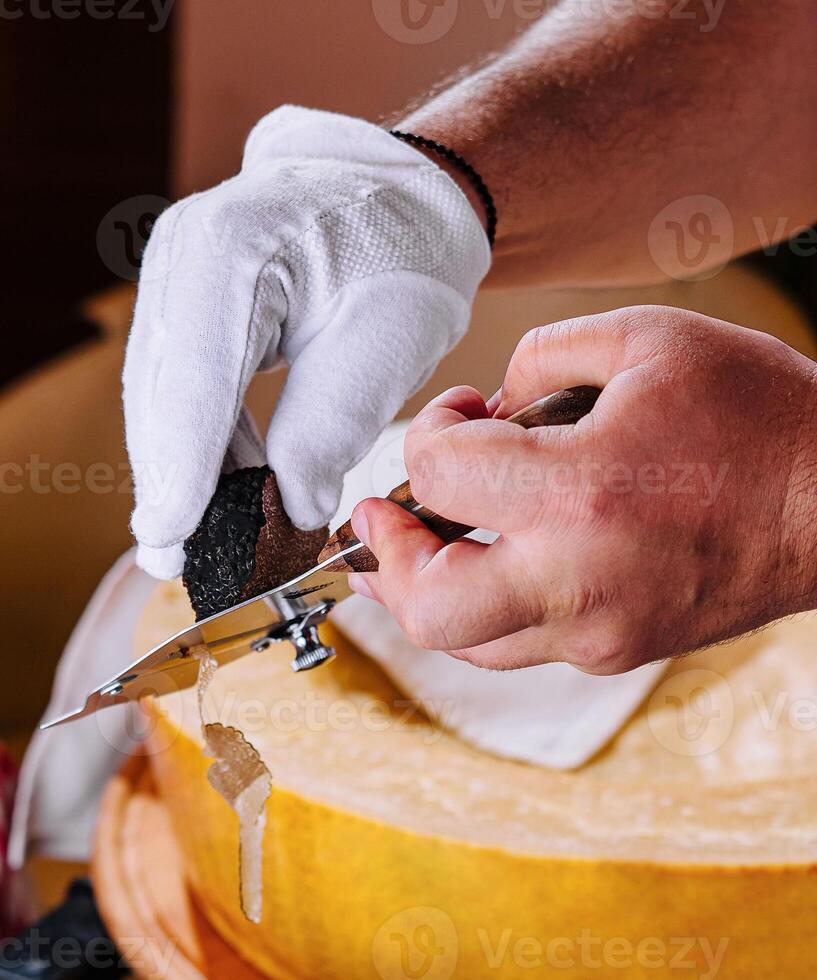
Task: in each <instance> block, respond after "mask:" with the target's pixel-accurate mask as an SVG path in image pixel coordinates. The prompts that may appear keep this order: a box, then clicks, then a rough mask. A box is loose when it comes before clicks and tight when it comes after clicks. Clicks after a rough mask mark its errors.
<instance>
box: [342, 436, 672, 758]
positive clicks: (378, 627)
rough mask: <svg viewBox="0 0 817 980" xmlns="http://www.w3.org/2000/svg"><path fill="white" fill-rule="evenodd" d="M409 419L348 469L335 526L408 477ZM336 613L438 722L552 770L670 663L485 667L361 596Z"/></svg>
mask: <svg viewBox="0 0 817 980" xmlns="http://www.w3.org/2000/svg"><path fill="white" fill-rule="evenodd" d="M408 426H409V423H408V422H396V423H394V424H393V425H391V426H389V427H388V428H387V429H386V431H385V432H384V433H383V435H382V436H381V437H380V438H379V439H378V440H377V442H376V443H375V445H374V447H373V448H372V450H371V452H370V453H369V454H368V456H366V458H365V459H364V460H363V461H362V462H361V463H359V464H358V465H357V466H356V467H355V468H354V469H353V470H352V471H351V472H350V473H349V474H348V475H347V477H346V482H345V484H344V488H343V495H342V497H341V502H340V508H339V510H338V515H337V517H336V518H335V520H334V521H333V526H337V525H339V524H341V523H343V521H345V520H346V519H347V518H348V517H349V515H350V514H351V512H352V510H353V508H354V506H355V504H356V503H357V502H358V501H359V500H363V499H364V498H365V497H373V496H377V497H384V496H386V494H388V492H389V491H390V490H391V489H392V488H393V487H395V486H397V485H398V484H399V483H402V482H403V481H404V480H405V479H406V478H407V473H406V468H405V463H404V462H403V440H404V438H405V434H406V431H407V429H408ZM474 537H477V538H478V539H479V540H481V541H485V542H490V541H492V540H493V539H494V538H495V535H493V534H490V533H489V532H486V531H477V532H475V534H474ZM332 620H333V621H334V623H335V624H336V625H337V626H338V627H339V628H340V629H341V631H342V632H343V633H345V634H346V636H348V637H349V639H350V640H352V641H353V642H354V643H355V644H356V645H357V646H358V647H360V649H361V650H364V651H365V652H366V653H367V654H368V655H369V656H370V657H371V658H372V659H373V660H376V661H377V662H378V663H379V664H380V666H381V667H382V668H383V670H384V671H385V672H386V673H387V674H388V675H389V677H390V678H391V679H392V680H393V681H394V683H395V684H397V686H398V687H399V688H400V689H401V690H402V691H403V692H404V693H405V694H406V695H407V697H409V698H411V699H413V700H414V701H416V702H417V703H418V704H419V705H420V706H421V707H422V708H423V710H424V711H425V713H426V714H427V715H428V716H429V717H430V718H431V719H432V720H433V721H435V722H438V723H439V724H440V725H442V726H443V727H445V728H447V729H448V730H449V731H452V732H455V733H456V734H457V735H459V736H460V737H461V738H463V739H465V740H466V741H467V742H470V743H471V744H472V745H475V746H477V747H478V748H480V749H484V750H485V751H488V752H493V753H494V754H495V755H500V756H505V757H506V758H509V759H516V760H518V761H520V762H532V763H535V764H537V765H541V766H547V767H549V768H552V769H575V768H577V767H578V766H581V765H583V764H584V763H585V762H587V761H588V759H590V758H591V757H592V756H593V755H595V753H596V752H598V751H599V749H601V748H602V747H603V746H604V745H605V744H606V743H607V742H608V741H609V740H610V739H611V738H612V737H613V736H614V735H615V734H616V733H617V732H618V731H619V729H620V728H621V727H622V725H624V723H625V722H626V721H627V719H628V718H629V717H630V715H631V714H632V713H633V712H634V711H635V709H636V708H637V707H638V706H639V705H640V704H641V702H642V701H643V700H644V698H645V697H646V695H647V694H649V693H650V691H651V690H652V689H653V688H654V687H655V685H656V683H657V682H658V680H659V679H660V677H661V675H662V674H663V672H664V669H665V666H664V664H646V665H645V666H644V667H639V668H638V669H637V670H633V671H631V672H630V673H628V674H619V675H617V676H611V677H597V676H593V675H591V674H584V673H582V672H581V671H580V670H576V668H574V667H571V666H570V665H569V664H558V663H557V664H543V665H542V666H539V667H528V668H526V669H525V670H517V671H507V672H500V671H489V670H482V669H480V668H479V667H474V666H473V665H471V664H469V663H465V662H464V661H461V660H454V659H453V658H451V657H449V656H447V655H446V654H444V653H441V652H440V651H437V650H423V649H421V648H420V647H416V646H414V644H413V643H410V642H409V640H407V639H406V637H405V634H404V633H403V632H402V630H401V629H400V628H399V626H398V625H397V623H396V622H395V621H394V619H393V618H392V616H391V614H390V613H389V612H388V611H387V610H386V609H384V608H383V607H382V606H380V605H378V604H377V603H376V602H373V601H372V600H371V599H365V598H364V597H363V596H352V598H350V599H347V600H346V601H345V602H343V603H341V604H340V605H339V606H338V607H337V608H336V609H335V610H334V612H333V613H332Z"/></svg>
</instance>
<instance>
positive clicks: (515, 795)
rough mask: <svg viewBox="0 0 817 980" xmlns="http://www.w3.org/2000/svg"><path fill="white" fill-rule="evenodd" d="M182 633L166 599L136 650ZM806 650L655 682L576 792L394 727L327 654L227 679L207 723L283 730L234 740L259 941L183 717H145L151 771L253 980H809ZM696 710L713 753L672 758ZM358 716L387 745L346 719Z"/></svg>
mask: <svg viewBox="0 0 817 980" xmlns="http://www.w3.org/2000/svg"><path fill="white" fill-rule="evenodd" d="M173 610H175V612H174V611H173ZM186 615H188V613H187V611H186V609H185V608H184V603H183V600H182V599H181V598H180V597H179V595H178V594H177V593H175V592H174V591H173V589H172V588H171V587H167V586H164V587H162V589H161V590H160V596H159V597H158V598H157V599H156V601H155V603H154V606H153V610H152V611H151V610H148V614H147V617H146V620H145V623H144V624H143V629H142V641H144V640H146V639H147V638H148V636H147V634H150V633H151V631H153V630H158V632H159V633H162V634H164V633H166V632H168V630H167V629H166V628H165V627H166V626H167V625H168V619H174V618H175V619H177V620H181V622H182V623H183V622H184V619H185V616H186ZM816 637H817V624H816V623H815V619H814V617H813V616H807V617H799V618H798V619H797V620H793V621H790V622H787V623H781V624H776V625H775V626H774V627H772V628H771V629H770V630H769V631H766V632H765V633H761V634H758V635H756V636H754V637H751V638H748V639H745V640H742V641H740V642H739V643H738V644H733V645H732V646H729V647H726V648H722V649H720V650H713V651H708V652H707V653H704V654H700V655H697V656H696V657H695V658H690V659H688V660H687V661H684V662H682V663H679V664H675V665H673V666H672V668H671V670H670V676H669V678H668V681H667V682H665V683H666V685H667V686H665V687H664V688H663V691H664V693H665V694H667V695H669V698H670V700H669V701H668V702H667V703H664V702H663V701H662V697H661V691H662V689H659V691H658V692H657V694H656V696H655V698H654V699H653V701H652V703H651V704H650V705H647V706H645V707H644V709H643V710H642V711H641V712H640V713H639V714H638V715H637V716H636V717H635V718H634V719H633V720H632V721H631V722H630V724H629V725H628V727H627V729H626V730H625V731H624V732H623V733H622V734H621V735H620V736H619V738H618V739H617V741H616V742H615V743H614V744H613V745H612V746H610V747H609V748H608V749H607V750H606V751H605V752H604V753H603V754H602V755H601V756H600V757H599V758H598V759H597V760H595V761H594V762H593V763H591V764H590V765H589V766H588V767H586V768H585V769H584V770H582V771H580V772H578V773H571V774H563V773H562V774H560V773H551V772H546V771H545V770H542V769H538V768H535V767H531V766H525V765H519V764H515V763H512V762H508V761H507V760H499V759H494V758H492V757H489V756H487V755H485V754H483V753H479V752H475V751H474V750H472V749H470V748H469V747H467V746H465V745H463V744H462V743H460V742H459V741H458V740H457V739H455V738H452V737H451V736H449V735H447V734H444V733H441V732H439V731H435V730H434V729H433V728H432V727H431V726H430V725H429V724H428V723H427V722H426V721H425V720H423V719H420V718H418V717H417V716H416V715H415V716H413V717H411V718H405V717H403V716H404V715H405V709H403V710H402V714H401V713H399V712H400V709H398V708H396V707H395V706H394V700H395V697H396V696H397V697H399V695H396V692H395V691H394V689H393V688H392V687H391V685H390V684H389V682H388V681H387V680H386V678H385V677H384V676H383V675H382V674H381V673H380V672H379V670H378V669H377V668H376V667H374V666H373V665H372V664H370V663H369V662H368V661H366V660H365V659H364V658H362V657H361V656H360V655H359V654H358V653H357V652H356V651H354V650H352V649H349V648H348V647H347V646H345V645H344V641H343V639H342V637H339V636H337V635H333V636H332V637H331V641H332V642H333V643H334V644H335V645H336V646H338V647H339V656H338V659H337V660H336V661H335V662H334V663H333V665H331V666H330V667H327V668H322V669H321V670H319V671H314V672H311V673H309V674H307V675H292V674H291V673H289V670H288V667H287V666H286V663H287V660H288V656H287V654H288V651H286V650H283V649H282V650H280V651H273V652H272V653H266V654H262V655H253V656H252V657H248V658H245V659H244V660H242V661H238V662H236V663H235V664H233V665H230V666H228V667H225V668H224V669H223V670H222V671H219V674H218V675H217V678H216V681H215V682H214V685H213V695H214V707H215V709H216V710H217V711H221V712H222V713H223V716H222V717H221V719H220V720H222V721H225V722H226V723H236V721H238V720H239V718H240V717H241V716H242V711H243V712H244V720H245V721H246V720H247V718H248V717H249V718H250V719H251V720H252V718H253V712H252V711H249V712H248V711H247V710H246V708H247V706H248V705H249V706H250V707H254V704H251V703H250V702H253V701H254V700H255V699H260V700H261V701H266V702H267V703H268V704H269V703H272V702H276V703H277V704H279V705H280V704H285V705H286V704H288V705H289V706H290V708H291V712H290V714H289V715H288V716H287V724H286V725H283V724H282V723H281V719H282V718H283V717H284V715H281V714H279V716H278V718H277V722H276V723H273V722H272V721H270V720H269V717H268V720H267V722H266V723H265V724H260V725H259V726H258V730H257V731H249V732H246V728H245V732H246V733H247V735H248V737H249V738H250V740H251V741H252V742H253V744H254V745H255V746H256V747H257V748H258V749H259V752H260V753H261V755H262V758H263V759H264V762H265V764H266V765H267V766H268V767H269V768H270V770H271V772H272V775H273V792H272V796H271V799H270V801H269V802H268V809H267V830H266V835H265V839H264V887H265V893H264V914H263V919H262V922H261V924H260V926H253V925H252V924H250V923H247V922H246V920H245V919H244V918H243V916H242V914H241V911H240V907H239V904H238V900H237V896H238V862H237V842H238V826H237V819H236V817H235V815H234V814H233V812H232V811H231V810H230V808H229V807H228V806H227V804H226V803H224V801H223V800H222V799H221V798H220V797H218V796H217V794H215V793H214V792H213V791H212V790H211V788H210V787H209V785H208V784H207V778H206V772H207V768H208V765H209V760H208V759H207V758H205V757H204V755H203V753H202V751H201V743H200V735H199V734H198V726H197V724H196V722H197V711H196V710H195V695H194V694H192V695H191V694H190V693H189V692H182V693H181V694H180V695H173V696H171V697H168V698H165V699H163V700H162V702H161V703H159V704H155V705H153V706H152V707H151V709H150V710H151V716H152V718H153V719H154V721H155V728H154V731H153V734H152V737H151V743H152V746H153V747H154V749H155V750H156V751H155V754H154V755H153V757H152V767H153V772H154V775H155V778H156V780H157V784H158V786H159V788H160V791H161V793H162V796H163V799H164V800H165V803H166V804H167V806H168V808H169V811H170V813H171V815H172V818H173V821H174V826H175V828H176V833H177V836H178V840H179V845H180V847H181V849H182V852H183V855H184V858H185V863H186V866H187V869H188V873H189V876H190V879H191V884H192V887H193V889H194V892H195V895H196V898H197V901H198V903H199V904H200V906H201V908H202V910H203V912H204V913H205V915H206V916H207V918H208V919H209V920H210V921H212V923H213V924H214V925H215V926H216V928H217V929H218V930H219V931H220V932H221V933H222V935H223V936H224V937H225V938H226V939H227V940H228V941H229V942H230V943H231V944H233V945H234V946H235V947H236V948H238V949H240V950H241V951H242V955H244V956H245V957H246V958H248V959H250V961H251V962H252V963H253V964H254V965H255V966H256V967H257V968H259V969H260V970H262V971H263V972H266V973H268V974H269V975H270V976H276V977H280V976H293V977H298V978H312V977H315V978H322V980H323V978H327V980H331V978H334V977H338V978H341V977H342V978H344V980H346V978H355V980H357V978H366V977H375V978H377V977H381V978H382V977H386V978H391V977H397V978H400V977H404V976H405V977H408V976H413V977H418V976H419V977H432V978H436V977H441V978H442V977H451V976H455V977H463V978H474V977H481V976H490V977H500V978H504V977H525V976H542V975H553V976H562V977H585V976H587V977H600V976H626V977H645V978H647V977H650V978H655V977H676V976H689V977H695V976H708V975H712V976H715V975H716V976H718V977H749V976H751V977H752V978H753V980H756V978H763V977H770V978H771V977H774V978H778V977H781V976H785V977H787V978H799V977H804V978H805V977H809V978H810V977H811V976H812V975H813V971H814V970H815V969H817V955H815V954H814V953H813V952H812V950H811V944H809V943H808V942H807V940H806V936H807V935H808V933H809V932H810V930H811V927H812V924H813V918H814V912H813V909H814V908H815V907H817V905H816V904H815V903H817V832H815V823H816V822H817V791H816V790H815V782H817V781H815V779H814V769H815V767H817V763H812V759H811V756H813V755H814V753H813V745H814V734H813V733H812V732H809V731H801V730H800V728H798V727H797V726H796V725H792V724H789V723H788V722H790V721H791V718H790V717H789V711H790V705H789V706H788V707H787V708H786V709H785V710H778V708H779V707H780V700H779V699H778V700H775V697H774V694H775V691H778V693H779V690H778V689H782V688H785V690H787V691H788V692H789V694H793V693H794V694H796V695H797V697H798V698H800V699H803V698H807V697H808V696H809V691H810V690H811V689H814V688H815V687H817V664H815V666H814V667H813V666H812V662H813V661H814V656H813V650H814V648H815V644H814V639H815V638H816ZM143 645H144V642H143ZM716 667H717V669H716ZM694 671H697V672H698V673H697V674H696V675H694V676H693V674H692V672H694ZM685 674H686V675H687V676H686V679H685V677H684V675H685ZM711 675H715V676H714V677H713V676H711ZM687 680H688V681H689V682H690V683H688V684H687V687H686V688H685V687H684V684H685V683H686V681H687ZM690 684H691V688H690ZM707 684H708V685H709V686H708V687H707V686H706V685H707ZM719 685H720V687H721V688H722V690H721V691H720V693H718V686H719ZM809 685H811V688H809ZM698 689H702V690H708V691H709V692H710V694H713V692H714V694H713V698H714V700H712V701H711V702H710V703H709V707H710V708H711V709H712V710H713V711H714V712H715V713H716V714H717V718H719V719H723V718H726V717H727V715H728V716H729V718H728V722H729V724H728V726H727V727H728V731H727V733H726V735H725V737H723V735H724V733H723V732H720V733H719V732H718V729H717V725H716V726H715V729H714V736H712V737H713V738H714V741H713V742H712V744H711V745H706V744H705V743H701V744H703V748H704V749H706V751H700V754H698V755H696V754H694V751H698V750H700V749H701V744H699V745H698V746H697V748H695V747H693V748H694V751H693V753H692V754H686V755H685V754H682V753H683V752H684V751H686V749H685V748H684V746H687V747H688V743H687V742H684V740H683V739H682V740H681V741H680V743H679V742H674V741H673V737H672V734H673V726H672V725H671V724H669V723H668V722H669V721H672V717H670V716H667V715H666V712H667V711H670V715H671V710H670V709H672V706H673V705H674V704H675V703H676V702H675V701H673V700H672V698H675V699H678V698H680V699H681V701H683V698H684V696H685V695H684V691H686V695H687V696H688V695H689V694H690V692H691V691H692V692H694V691H697V690H698ZM679 692H680V693H679ZM758 694H759V695H760V697H759V698H758ZM305 698H306V699H307V700H304V699H305ZM764 698H767V699H768V704H767V705H766V709H767V710H766V714H765V715H764V714H763V713H762V712H761V713H760V714H761V721H760V722H758V721H757V716H758V701H760V703H761V704H763V703H764ZM310 699H311V700H310ZM316 703H320V704H323V706H324V707H325V709H326V710H325V712H324V714H323V715H322V716H321V715H320V714H318V713H316V712H315V711H314V710H312V713H311V714H310V710H311V709H314V707H315V704H316ZM373 703H376V704H378V705H380V706H381V710H382V711H383V712H385V713H384V715H383V716H382V718H381V721H383V720H384V719H385V721H386V722H387V723H388V724H387V725H386V727H385V728H379V727H378V726H377V725H376V724H375V723H374V722H373V721H372V718H369V719H368V720H367V721H364V720H363V719H364V714H363V713H364V709H365V708H366V706H367V705H372V704H373ZM338 705H341V706H343V707H344V708H345V713H344V711H340V710H336V711H335V714H334V716H333V718H334V720H333V722H332V723H331V724H327V723H326V722H327V719H328V712H329V710H330V709H331V708H332V706H336V707H337V706H338ZM388 705H391V706H390V707H384V706H388ZM727 708H728V709H729V710H728V711H727V710H726V709H727ZM724 712H726V714H724ZM730 713H731V714H730ZM270 717H271V716H270ZM372 717H374V716H372ZM321 719H322V720H321ZM781 719H783V720H781ZM255 720H256V722H258V718H257V717H256V719H255ZM770 720H771V721H772V722H775V725H774V726H773V727H774V730H772V731H766V728H767V727H768V723H769V722H770ZM250 727H252V725H251V726H250ZM801 727H802V726H801ZM375 729H377V730H375ZM758 732H760V733H761V734H758ZM716 743H717V744H716ZM679 746H680V747H679ZM809 747H812V751H811V753H809V751H808V749H809ZM815 758H817V757H815ZM724 942H725V944H726V945H725V952H723V950H724ZM719 951H720V952H719ZM713 970H716V972H714V973H713V972H712V971H713ZM423 971H425V972H423Z"/></svg>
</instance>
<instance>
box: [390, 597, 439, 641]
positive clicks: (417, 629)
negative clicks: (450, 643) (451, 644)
mask: <svg viewBox="0 0 817 980" xmlns="http://www.w3.org/2000/svg"><path fill="white" fill-rule="evenodd" d="M397 621H398V623H399V624H400V627H401V629H402V630H403V632H404V633H405V634H406V636H407V637H408V639H409V640H410V642H411V643H413V644H414V646H416V647H421V648H422V649H424V650H439V649H446V647H447V644H446V641H445V629H444V628H441V625H440V623H439V622H438V620H437V617H436V615H435V613H434V610H433V608H430V607H429V606H428V605H427V604H426V603H425V602H423V601H421V599H420V597H419V596H418V594H417V593H416V592H415V591H410V592H407V593H406V594H405V595H404V596H403V598H402V600H401V602H400V606H399V610H398V614H397Z"/></svg>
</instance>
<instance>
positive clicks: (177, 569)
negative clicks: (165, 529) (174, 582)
mask: <svg viewBox="0 0 817 980" xmlns="http://www.w3.org/2000/svg"><path fill="white" fill-rule="evenodd" d="M136 564H137V565H138V566H139V567H140V568H141V569H142V571H143V572H147V573H148V575H151V576H153V578H158V579H163V580H169V579H174V578H178V577H179V575H181V573H182V569H183V568H184V547H183V546H182V545H181V544H174V545H171V546H170V547H169V548H151V547H150V546H149V545H146V544H140V545H139V546H138V547H137V549H136Z"/></svg>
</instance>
